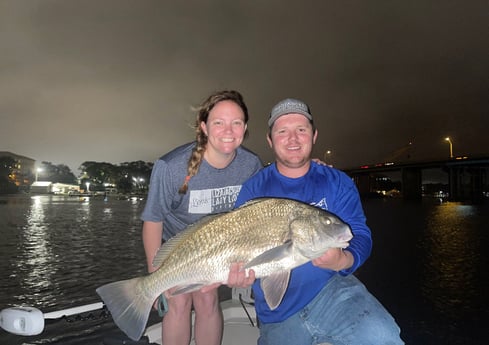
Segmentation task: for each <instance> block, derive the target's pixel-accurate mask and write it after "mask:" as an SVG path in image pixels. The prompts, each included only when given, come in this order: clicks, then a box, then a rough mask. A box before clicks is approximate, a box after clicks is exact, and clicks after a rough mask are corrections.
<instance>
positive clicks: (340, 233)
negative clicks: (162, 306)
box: [97, 198, 352, 340]
mask: <svg viewBox="0 0 489 345" xmlns="http://www.w3.org/2000/svg"><path fill="white" fill-rule="evenodd" d="M351 238H352V233H351V230H350V227H349V226H348V225H347V224H345V223H344V222H342V221H341V220H340V219H339V218H338V217H337V216H335V215H334V214H332V213H329V212H327V211H324V210H322V209H319V208H316V207H314V206H310V205H307V204H305V203H302V202H298V201H294V200H289V199H279V198H263V199H256V200H253V201H250V202H248V203H246V204H245V205H243V206H241V207H239V208H237V209H235V210H233V211H230V212H227V213H223V214H219V215H215V216H208V217H205V218H203V219H202V220H200V221H199V222H197V223H195V224H194V225H191V226H189V227H188V228H187V229H185V230H184V231H183V232H181V233H180V234H178V235H177V236H175V237H174V238H172V239H171V240H169V241H168V242H166V243H165V244H164V245H163V246H162V248H161V250H160V251H159V252H158V254H157V255H156V258H155V261H154V266H155V267H159V268H158V270H156V271H155V272H153V273H151V274H149V275H147V276H144V277H139V278H133V279H129V280H124V281H119V282H115V283H110V284H106V285H104V286H101V287H99V288H98V289H97V293H98V294H99V295H100V296H101V297H102V300H103V301H104V303H105V304H106V306H107V308H108V309H109V311H110V312H111V314H112V317H113V319H114V322H115V323H116V324H117V326H118V327H119V328H120V329H121V330H122V331H124V332H125V333H126V334H127V335H128V336H129V337H130V338H131V339H134V340H138V339H139V338H140V337H141V335H142V334H143V332H144V328H145V326H146V323H147V321H148V316H149V313H150V311H151V308H152V306H153V302H154V301H155V300H156V298H158V296H159V295H160V294H161V293H162V292H164V291H166V290H168V289H171V288H175V290H174V292H173V293H172V294H173V295H176V294H180V293H187V292H191V291H195V290H198V289H200V288H201V287H203V286H205V285H209V284H212V283H216V282H222V283H226V281H227V278H228V273H229V269H230V267H231V264H232V263H236V262H243V263H245V266H244V267H245V269H253V270H254V271H255V274H256V277H257V278H262V279H261V284H262V285H261V286H262V288H263V291H264V294H265V297H266V301H267V303H268V304H269V306H270V307H271V308H272V309H274V308H276V307H277V306H278V305H279V304H280V302H281V300H282V298H283V295H284V294H285V291H286V289H287V285H288V281H289V275H290V270H291V269H292V268H294V267H297V266H299V265H302V264H304V263H306V262H308V261H310V260H312V259H314V258H316V257H319V256H321V254H323V253H324V252H325V251H326V250H327V249H329V248H333V247H340V248H345V247H347V246H348V241H349V240H350V239H351Z"/></svg>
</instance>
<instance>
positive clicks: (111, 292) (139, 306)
mask: <svg viewBox="0 0 489 345" xmlns="http://www.w3.org/2000/svg"><path fill="white" fill-rule="evenodd" d="M143 280H144V278H143V277H139V278H134V279H129V280H122V281H118V282H114V283H109V284H106V285H103V286H101V287H99V288H98V289H97V290H96V291H97V293H98V294H99V295H100V297H101V298H102V300H103V301H104V303H105V305H106V306H107V308H108V309H109V311H110V313H111V315H112V319H113V320H114V322H115V324H116V325H117V326H118V327H119V328H120V329H121V330H122V331H123V332H124V333H126V334H127V336H128V337H129V338H131V339H133V340H139V339H140V338H141V336H142V335H143V332H144V329H145V327H146V323H147V322H148V317H149V313H150V311H151V308H152V306H153V302H154V300H155V299H156V297H157V296H155V297H154V298H152V297H148V296H147V295H146V294H144V293H143V291H142V289H141V288H140V284H141V282H142V281H143Z"/></svg>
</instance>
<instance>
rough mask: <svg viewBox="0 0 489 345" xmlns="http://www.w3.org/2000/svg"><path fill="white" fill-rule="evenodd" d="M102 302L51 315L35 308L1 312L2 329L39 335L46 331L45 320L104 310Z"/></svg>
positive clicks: (26, 334) (51, 313) (22, 333)
mask: <svg viewBox="0 0 489 345" xmlns="http://www.w3.org/2000/svg"><path fill="white" fill-rule="evenodd" d="M103 307H104V304H103V303H102V302H97V303H92V304H87V305H83V306H79V307H73V308H68V309H63V310H58V311H53V312H50V313H43V312H42V311H40V310H39V309H37V308H34V307H11V308H6V309H2V310H0V327H1V328H3V329H4V330H6V331H7V332H9V333H13V334H17V335H24V336H30V335H38V334H40V333H41V332H42V331H43V330H44V320H45V319H58V318H61V317H64V316H71V315H77V314H80V313H85V312H89V311H93V310H98V309H102V308H103Z"/></svg>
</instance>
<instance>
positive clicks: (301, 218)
mask: <svg viewBox="0 0 489 345" xmlns="http://www.w3.org/2000/svg"><path fill="white" fill-rule="evenodd" d="M290 231H291V232H292V236H291V237H292V241H293V243H294V247H295V249H297V250H298V251H299V252H300V253H301V254H302V255H303V256H305V257H307V258H309V259H313V258H316V257H319V256H321V255H322V254H323V253H324V252H325V251H327V250H328V249H329V248H346V247H348V245H349V241H350V240H351V239H352V238H353V234H352V232H351V229H350V226H349V225H348V224H346V223H345V222H343V221H342V220H341V219H340V218H339V217H337V216H336V215H334V214H333V213H331V212H328V211H325V210H322V209H319V208H315V207H313V206H310V207H308V208H305V209H304V210H303V211H302V212H298V213H296V214H295V216H293V217H292V219H291V220H290Z"/></svg>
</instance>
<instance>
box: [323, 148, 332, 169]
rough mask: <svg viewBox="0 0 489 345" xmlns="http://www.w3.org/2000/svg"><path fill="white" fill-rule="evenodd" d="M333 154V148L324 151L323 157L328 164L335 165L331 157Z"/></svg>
mask: <svg viewBox="0 0 489 345" xmlns="http://www.w3.org/2000/svg"><path fill="white" fill-rule="evenodd" d="M331 154H332V152H331V150H326V151H324V155H323V159H324V162H325V163H326V164H328V165H330V166H333V159H332V158H331Z"/></svg>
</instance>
